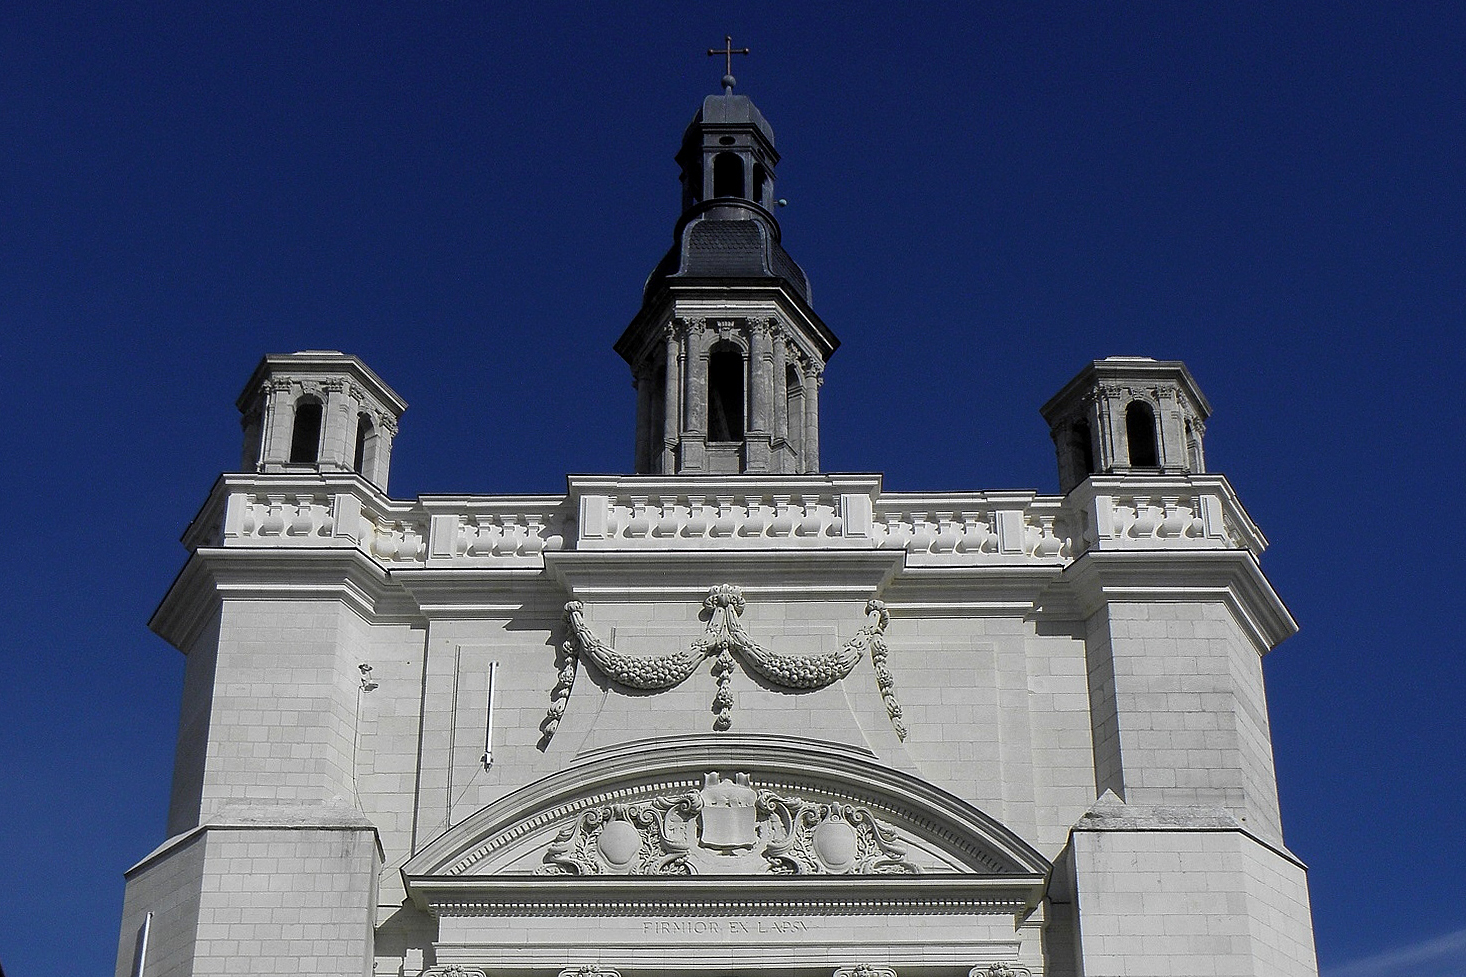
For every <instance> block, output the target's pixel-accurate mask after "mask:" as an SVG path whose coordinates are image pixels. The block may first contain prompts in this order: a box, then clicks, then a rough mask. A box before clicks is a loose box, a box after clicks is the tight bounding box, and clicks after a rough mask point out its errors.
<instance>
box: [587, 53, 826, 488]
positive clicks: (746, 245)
mask: <svg viewBox="0 0 1466 977" xmlns="http://www.w3.org/2000/svg"><path fill="white" fill-rule="evenodd" d="M723 85H724V89H723V94H721V95H709V96H708V97H707V98H705V99H704V100H703V104H702V108H701V109H699V110H698V113H697V114H696V115H695V116H694V117H693V119H692V123H691V124H690V125H689V126H688V127H687V131H686V133H685V134H684V135H683V137H682V149H681V150H680V151H679V152H678V154H677V163H678V165H679V166H680V167H681V169H682V206H683V210H682V216H681V217H680V218H678V220H677V224H676V227H675V228H674V230H673V245H672V249H671V250H670V251H668V252H667V255H666V257H664V258H663V259H662V260H661V263H659V264H658V265H657V267H656V269H655V270H653V271H652V274H651V277H650V278H649V279H648V280H647V284H646V289H645V294H644V298H643V302H642V307H641V311H640V312H638V313H637V315H636V318H635V319H633V320H632V322H631V325H629V326H627V328H626V331H625V333H623V334H622V336H621V338H620V339H619V340H618V341H617V343H616V352H618V353H620V354H621V356H622V357H623V358H624V359H625V360H626V362H627V363H629V364H630V365H631V373H632V377H633V380H634V383H635V386H636V472H637V474H674V473H675V474H702V473H707V474H738V473H740V472H750V473H754V472H771V473H778V474H799V473H806V472H818V471H819V467H820V449H819V386H820V382H821V378H822V376H823V373H824V366H825V361H826V360H828V359H829V357H830V355H831V354H832V353H833V352H834V351H835V349H836V347H837V346H839V342H840V341H839V340H838V339H836V338H835V335H834V333H832V332H830V330H829V328H828V327H827V326H826V325H825V324H824V323H823V322H822V321H821V320H820V318H819V316H817V315H815V312H814V309H813V308H812V307H811V305H810V291H809V279H808V278H807V277H806V276H805V274H804V270H803V269H801V268H800V267H799V265H798V264H796V263H795V262H794V259H793V258H791V257H789V254H788V252H786V251H785V250H784V248H783V246H782V245H781V244H780V232H779V222H778V221H777V220H775V219H774V215H773V212H772V208H774V207H775V206H777V200H776V198H775V195H774V167H775V165H776V164H777V163H778V161H779V154H778V152H777V151H776V150H775V149H774V130H773V129H772V128H771V127H770V126H769V124H768V122H766V121H765V120H764V117H763V115H762V114H761V113H760V112H759V110H758V109H757V108H756V107H755V106H754V104H753V102H752V101H751V100H750V99H749V98H748V97H747V96H744V95H735V94H733V77H732V76H731V75H728V76H725V77H724V79H723Z"/></svg>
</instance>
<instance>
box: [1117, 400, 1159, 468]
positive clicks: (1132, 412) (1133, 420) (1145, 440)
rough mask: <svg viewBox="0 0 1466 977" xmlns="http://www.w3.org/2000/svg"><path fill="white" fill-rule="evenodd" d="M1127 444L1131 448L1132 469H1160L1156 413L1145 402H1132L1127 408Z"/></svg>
mask: <svg viewBox="0 0 1466 977" xmlns="http://www.w3.org/2000/svg"><path fill="white" fill-rule="evenodd" d="M1125 442H1126V444H1127V445H1128V446H1129V448H1130V467H1131V468H1159V467H1160V465H1161V462H1160V453H1159V452H1158V450H1157V448H1156V438H1155V411H1154V410H1152V409H1151V406H1150V404H1147V403H1146V402H1145V401H1143V400H1132V401H1131V402H1130V406H1128V407H1126V408H1125Z"/></svg>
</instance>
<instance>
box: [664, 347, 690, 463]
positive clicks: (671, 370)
mask: <svg viewBox="0 0 1466 977" xmlns="http://www.w3.org/2000/svg"><path fill="white" fill-rule="evenodd" d="M663 336H664V340H663V342H664V344H665V346H666V356H667V371H666V373H667V375H666V378H665V379H666V384H665V386H664V387H663V390H662V474H663V475H670V474H672V473H673V472H675V471H676V470H677V441H678V437H679V435H680V434H681V427H680V426H679V424H678V420H679V419H680V418H681V417H682V397H681V390H682V370H683V349H684V348H685V344H684V342H683V340H684V339H685V338H686V336H687V330H686V329H682V328H679V327H678V325H677V323H675V322H672V323H668V324H667V328H666V331H665V332H664V333H663Z"/></svg>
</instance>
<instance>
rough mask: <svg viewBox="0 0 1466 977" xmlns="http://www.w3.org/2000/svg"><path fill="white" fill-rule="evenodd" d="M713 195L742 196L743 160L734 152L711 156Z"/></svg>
mask: <svg viewBox="0 0 1466 977" xmlns="http://www.w3.org/2000/svg"><path fill="white" fill-rule="evenodd" d="M713 196H715V197H741V196H743V160H741V159H739V158H738V155H737V154H736V153H719V154H718V155H716V156H714V157H713Z"/></svg>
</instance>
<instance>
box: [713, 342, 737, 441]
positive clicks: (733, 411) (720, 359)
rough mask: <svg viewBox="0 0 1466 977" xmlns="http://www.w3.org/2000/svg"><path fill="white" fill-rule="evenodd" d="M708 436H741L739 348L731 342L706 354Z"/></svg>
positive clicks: (717, 438)
mask: <svg viewBox="0 0 1466 977" xmlns="http://www.w3.org/2000/svg"><path fill="white" fill-rule="evenodd" d="M708 440H709V441H742V440H743V351H742V350H740V349H739V348H738V347H737V346H736V345H734V344H733V343H727V342H723V343H719V344H718V345H716V346H714V347H713V349H712V352H711V353H710V354H709V355H708Z"/></svg>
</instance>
